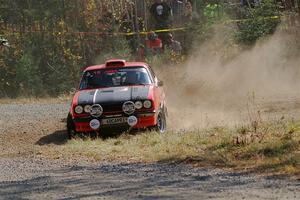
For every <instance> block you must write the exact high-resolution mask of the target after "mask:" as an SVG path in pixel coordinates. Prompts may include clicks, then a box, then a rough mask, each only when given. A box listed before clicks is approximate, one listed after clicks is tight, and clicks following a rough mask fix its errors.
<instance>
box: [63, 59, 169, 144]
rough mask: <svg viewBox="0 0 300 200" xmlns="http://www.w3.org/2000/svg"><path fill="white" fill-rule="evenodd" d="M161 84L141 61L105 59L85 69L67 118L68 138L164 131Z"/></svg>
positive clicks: (163, 97)
mask: <svg viewBox="0 0 300 200" xmlns="http://www.w3.org/2000/svg"><path fill="white" fill-rule="evenodd" d="M162 86H163V82H162V81H159V80H158V78H157V77H156V76H155V74H154V72H153V70H152V69H151V68H150V66H149V65H148V64H146V63H143V62H126V61H125V60H108V61H106V63H105V64H102V65H95V66H90V67H87V68H86V69H85V70H84V71H83V75H82V78H81V81H80V85H79V89H78V91H77V92H76V93H75V95H74V97H73V100H72V104H71V108H70V112H69V114H68V118H67V129H68V135H69V137H70V138H72V137H73V136H74V135H76V134H77V133H93V132H94V133H95V132H96V133H101V130H102V129H106V128H108V130H109V129H110V128H113V127H118V128H126V129H129V128H133V129H140V128H141V129H144V128H153V129H154V130H156V131H158V132H161V133H163V132H165V130H166V125H167V124H166V115H167V110H166V105H165V93H164V90H163V87H162Z"/></svg>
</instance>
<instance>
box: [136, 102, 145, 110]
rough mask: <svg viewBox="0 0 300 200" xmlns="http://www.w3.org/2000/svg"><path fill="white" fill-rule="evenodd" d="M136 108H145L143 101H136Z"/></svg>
mask: <svg viewBox="0 0 300 200" xmlns="http://www.w3.org/2000/svg"><path fill="white" fill-rule="evenodd" d="M134 106H135V108H136V109H141V108H142V107H143V103H142V102H141V101H136V102H135V103H134Z"/></svg>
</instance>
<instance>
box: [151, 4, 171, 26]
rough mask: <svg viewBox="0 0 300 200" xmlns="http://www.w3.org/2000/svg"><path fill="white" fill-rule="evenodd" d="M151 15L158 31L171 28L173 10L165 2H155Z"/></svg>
mask: <svg viewBox="0 0 300 200" xmlns="http://www.w3.org/2000/svg"><path fill="white" fill-rule="evenodd" d="M150 13H151V15H152V17H153V18H154V20H155V28H156V29H164V28H169V26H170V16H171V13H172V12H171V8H170V6H169V5H168V4H167V3H166V2H164V1H163V0H155V2H154V3H153V4H152V6H151V8H150Z"/></svg>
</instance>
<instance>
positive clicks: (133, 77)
mask: <svg viewBox="0 0 300 200" xmlns="http://www.w3.org/2000/svg"><path fill="white" fill-rule="evenodd" d="M148 84H151V79H150V77H149V74H148V71H147V70H146V69H145V68H144V67H136V68H133V67H128V68H113V69H99V70H90V71H86V72H84V74H83V77H82V79H81V83H80V89H81V90H82V89H92V88H100V87H117V86H130V85H148Z"/></svg>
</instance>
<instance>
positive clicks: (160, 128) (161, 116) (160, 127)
mask: <svg viewBox="0 0 300 200" xmlns="http://www.w3.org/2000/svg"><path fill="white" fill-rule="evenodd" d="M154 129H155V131H157V132H159V133H164V132H166V129H167V118H166V113H165V109H162V110H161V111H160V112H159V113H158V116H157V124H156V126H155V127H154Z"/></svg>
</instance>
